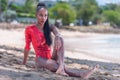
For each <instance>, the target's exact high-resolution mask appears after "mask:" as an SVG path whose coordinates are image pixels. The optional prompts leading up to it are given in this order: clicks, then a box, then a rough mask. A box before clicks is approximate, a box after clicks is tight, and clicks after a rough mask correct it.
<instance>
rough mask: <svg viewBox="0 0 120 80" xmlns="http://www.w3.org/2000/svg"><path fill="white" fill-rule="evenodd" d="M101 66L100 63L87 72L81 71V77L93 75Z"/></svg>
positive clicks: (85, 77)
mask: <svg viewBox="0 0 120 80" xmlns="http://www.w3.org/2000/svg"><path fill="white" fill-rule="evenodd" d="M98 68H99V65H98V64H97V65H96V66H94V67H93V69H91V70H88V71H86V72H85V73H81V77H82V78H83V79H87V78H89V76H90V75H92V74H93V73H94V72H95V71H96V70H97V69H98Z"/></svg>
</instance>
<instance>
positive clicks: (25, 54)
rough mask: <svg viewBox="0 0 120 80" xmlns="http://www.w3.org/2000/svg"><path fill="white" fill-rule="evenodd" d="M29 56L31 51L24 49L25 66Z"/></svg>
mask: <svg viewBox="0 0 120 80" xmlns="http://www.w3.org/2000/svg"><path fill="white" fill-rule="evenodd" d="M28 54H29V50H26V49H24V59H23V65H25V64H26V62H27V58H28Z"/></svg>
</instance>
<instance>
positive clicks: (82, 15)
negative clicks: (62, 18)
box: [77, 0, 98, 26]
mask: <svg viewBox="0 0 120 80" xmlns="http://www.w3.org/2000/svg"><path fill="white" fill-rule="evenodd" d="M97 9H98V5H97V2H96V0H84V1H83V3H82V5H81V7H80V8H79V10H77V11H78V15H77V18H78V19H82V20H83V24H84V25H86V26H88V22H89V21H90V20H91V18H92V16H93V15H94V14H96V13H97V12H98V10H97Z"/></svg>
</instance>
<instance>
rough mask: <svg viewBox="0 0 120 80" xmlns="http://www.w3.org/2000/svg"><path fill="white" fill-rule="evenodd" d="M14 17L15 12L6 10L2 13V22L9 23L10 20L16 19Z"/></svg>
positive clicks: (15, 15)
mask: <svg viewBox="0 0 120 80" xmlns="http://www.w3.org/2000/svg"><path fill="white" fill-rule="evenodd" d="M16 17H17V14H16V11H13V10H6V11H4V12H3V13H2V18H3V21H6V22H11V21H12V20H14V19H16Z"/></svg>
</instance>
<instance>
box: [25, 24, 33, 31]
mask: <svg viewBox="0 0 120 80" xmlns="http://www.w3.org/2000/svg"><path fill="white" fill-rule="evenodd" d="M34 27H35V25H34V24H33V25H28V26H26V28H25V29H26V30H30V29H33V28H34Z"/></svg>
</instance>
